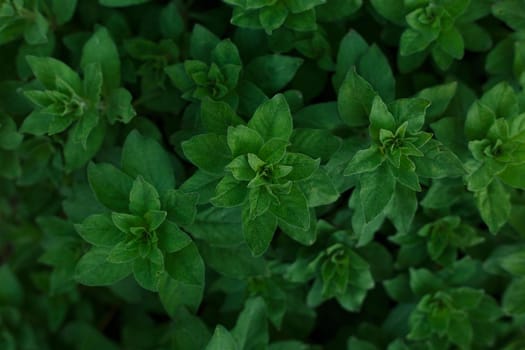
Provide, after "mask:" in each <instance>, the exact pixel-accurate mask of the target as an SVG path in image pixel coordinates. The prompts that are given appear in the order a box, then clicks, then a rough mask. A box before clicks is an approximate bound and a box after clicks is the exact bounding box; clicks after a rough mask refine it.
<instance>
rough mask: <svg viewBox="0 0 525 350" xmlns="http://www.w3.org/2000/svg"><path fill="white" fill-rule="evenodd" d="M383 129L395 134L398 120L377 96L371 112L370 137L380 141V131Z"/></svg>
mask: <svg viewBox="0 0 525 350" xmlns="http://www.w3.org/2000/svg"><path fill="white" fill-rule="evenodd" d="M381 129H383V130H389V131H392V132H395V130H396V120H395V119H394V116H393V115H392V113H390V111H389V110H388V107H387V106H386V104H385V103H384V102H383V101H382V100H381V98H380V97H379V96H376V97H375V98H374V102H373V103H372V109H371V110H370V136H372V139H374V140H378V139H379V131H380V130H381Z"/></svg>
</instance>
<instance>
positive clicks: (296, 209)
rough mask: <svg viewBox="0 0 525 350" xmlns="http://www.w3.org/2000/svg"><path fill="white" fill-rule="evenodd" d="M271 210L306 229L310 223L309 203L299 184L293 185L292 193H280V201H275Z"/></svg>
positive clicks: (293, 224) (292, 224)
mask: <svg viewBox="0 0 525 350" xmlns="http://www.w3.org/2000/svg"><path fill="white" fill-rule="evenodd" d="M270 211H271V212H272V213H273V214H274V215H275V216H276V217H278V218H279V219H281V220H283V221H285V222H286V223H288V224H289V225H291V226H296V227H299V228H301V229H303V230H305V229H307V228H308V227H309V225H310V211H309V210H308V203H307V202H306V198H305V196H304V194H303V193H302V192H301V190H300V189H299V187H298V186H297V185H293V186H292V188H291V190H290V193H288V194H283V195H280V196H279V203H274V204H273V205H272V206H271V207H270Z"/></svg>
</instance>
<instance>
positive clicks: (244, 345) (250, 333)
mask: <svg viewBox="0 0 525 350" xmlns="http://www.w3.org/2000/svg"><path fill="white" fill-rule="evenodd" d="M231 333H232V335H233V337H234V338H235V340H236V341H237V344H238V345H239V348H240V349H246V350H255V349H263V348H265V347H266V346H267V344H268V341H269V335H268V323H267V321H266V305H265V303H264V301H263V299H262V298H260V297H259V298H251V299H248V300H247V301H246V303H245V305H244V309H243V310H242V311H241V313H240V314H239V317H238V319H237V323H236V324H235V327H234V328H233V329H232V332H231Z"/></svg>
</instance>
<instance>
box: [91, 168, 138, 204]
mask: <svg viewBox="0 0 525 350" xmlns="http://www.w3.org/2000/svg"><path fill="white" fill-rule="evenodd" d="M87 172H88V181H89V184H90V186H91V189H92V190H93V192H94V193H95V196H96V197H97V200H98V201H99V202H100V203H102V204H103V205H105V206H106V207H107V208H109V209H111V210H114V211H121V212H125V211H127V210H128V206H129V193H130V191H131V187H132V185H133V180H132V179H131V177H129V176H128V175H127V174H125V173H124V172H122V171H121V170H119V169H117V168H116V167H114V166H113V165H111V164H105V163H102V164H94V163H90V164H89V166H88V171H87Z"/></svg>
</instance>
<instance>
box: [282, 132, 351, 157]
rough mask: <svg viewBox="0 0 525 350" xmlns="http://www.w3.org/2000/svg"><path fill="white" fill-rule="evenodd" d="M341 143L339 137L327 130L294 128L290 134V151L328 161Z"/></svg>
mask: <svg viewBox="0 0 525 350" xmlns="http://www.w3.org/2000/svg"><path fill="white" fill-rule="evenodd" d="M341 144H342V142H341V139H340V138H339V137H337V136H334V135H333V134H332V133H331V132H330V131H328V130H318V129H298V128H296V129H294V132H293V134H292V139H291V145H290V151H292V152H297V153H304V154H306V155H309V156H310V157H312V158H314V159H315V158H321V161H322V162H328V161H329V160H330V158H331V157H332V155H333V154H334V153H335V152H337V151H338V150H339V148H340V147H341Z"/></svg>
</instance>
